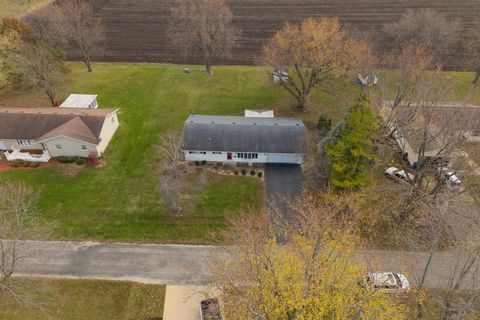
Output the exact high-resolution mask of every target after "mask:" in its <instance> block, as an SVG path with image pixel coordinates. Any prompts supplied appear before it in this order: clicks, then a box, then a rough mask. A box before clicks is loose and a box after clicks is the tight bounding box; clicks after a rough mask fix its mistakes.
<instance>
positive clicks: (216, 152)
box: [212, 151, 222, 154]
mask: <svg viewBox="0 0 480 320" xmlns="http://www.w3.org/2000/svg"><path fill="white" fill-rule="evenodd" d="M212 153H213V154H222V153H221V152H218V151H213V152H212Z"/></svg>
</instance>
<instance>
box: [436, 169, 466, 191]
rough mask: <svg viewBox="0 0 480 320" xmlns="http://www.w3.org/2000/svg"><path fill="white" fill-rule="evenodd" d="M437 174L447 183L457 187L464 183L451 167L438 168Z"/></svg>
mask: <svg viewBox="0 0 480 320" xmlns="http://www.w3.org/2000/svg"><path fill="white" fill-rule="evenodd" d="M437 175H438V177H439V178H440V180H442V181H443V183H445V184H448V185H450V186H456V187H459V186H461V185H462V181H461V180H460V179H459V178H458V177H457V175H456V174H455V171H453V170H452V169H450V168H438V169H437Z"/></svg>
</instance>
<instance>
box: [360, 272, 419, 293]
mask: <svg viewBox="0 0 480 320" xmlns="http://www.w3.org/2000/svg"><path fill="white" fill-rule="evenodd" d="M364 280H365V283H366V284H367V285H368V288H369V289H372V290H381V291H385V292H408V291H409V290H410V283H409V282H408V279H407V277H406V276H405V275H403V274H401V273H397V272H385V271H373V272H369V273H367V274H366V276H365V279H364Z"/></svg>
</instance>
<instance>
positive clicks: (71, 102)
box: [60, 94, 97, 108]
mask: <svg viewBox="0 0 480 320" xmlns="http://www.w3.org/2000/svg"><path fill="white" fill-rule="evenodd" d="M95 99H97V95H95V94H71V95H70V96H68V98H67V99H66V100H65V101H64V102H63V103H62V104H61V105H60V107H61V108H88V107H89V106H90V104H91V103H92V102H93V101H94V100H95Z"/></svg>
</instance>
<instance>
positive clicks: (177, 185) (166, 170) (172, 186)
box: [158, 133, 184, 214]
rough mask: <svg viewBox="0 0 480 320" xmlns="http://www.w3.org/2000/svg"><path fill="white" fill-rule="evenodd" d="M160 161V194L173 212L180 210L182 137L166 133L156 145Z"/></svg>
mask: <svg viewBox="0 0 480 320" xmlns="http://www.w3.org/2000/svg"><path fill="white" fill-rule="evenodd" d="M158 149H159V151H160V156H161V158H162V162H161V165H160V174H161V178H160V179H161V180H160V194H161V196H162V200H163V201H164V203H165V205H166V206H167V207H168V208H169V209H170V211H171V212H172V213H174V214H180V213H181V212H182V210H183V209H182V206H181V201H180V200H181V194H182V191H183V189H184V177H183V173H184V167H183V165H182V164H181V163H180V161H181V160H182V157H183V154H182V138H181V136H180V135H178V134H176V133H167V134H166V135H165V136H163V137H162V139H161V142H160V145H159V146H158Z"/></svg>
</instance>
